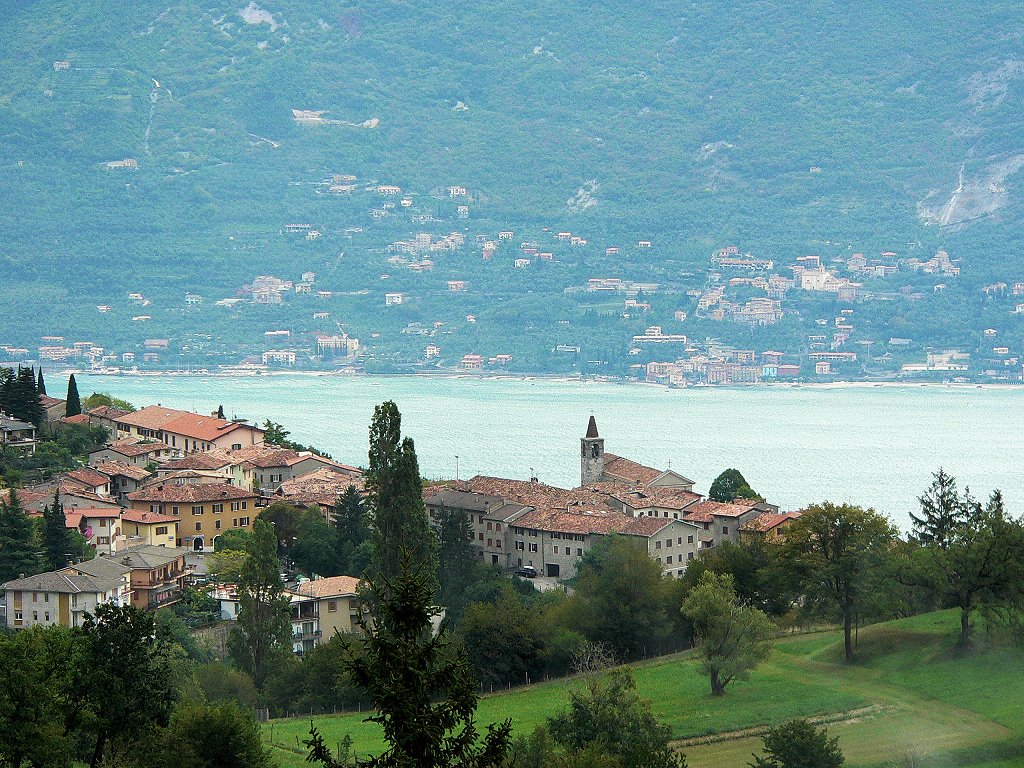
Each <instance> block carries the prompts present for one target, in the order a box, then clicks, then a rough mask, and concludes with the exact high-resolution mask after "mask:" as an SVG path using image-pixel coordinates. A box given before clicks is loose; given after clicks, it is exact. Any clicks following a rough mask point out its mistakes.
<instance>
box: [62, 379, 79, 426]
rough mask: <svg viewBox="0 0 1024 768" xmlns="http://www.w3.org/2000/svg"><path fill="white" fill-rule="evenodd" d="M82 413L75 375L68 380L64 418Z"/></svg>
mask: <svg viewBox="0 0 1024 768" xmlns="http://www.w3.org/2000/svg"><path fill="white" fill-rule="evenodd" d="M81 412H82V401H81V399H79V397H78V384H77V383H76V382H75V374H73V373H72V374H71V376H70V377H69V378H68V406H67V410H66V412H65V415H66V416H77V415H78V414H80V413H81Z"/></svg>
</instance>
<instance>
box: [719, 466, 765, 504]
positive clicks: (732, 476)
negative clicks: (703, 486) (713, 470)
mask: <svg viewBox="0 0 1024 768" xmlns="http://www.w3.org/2000/svg"><path fill="white" fill-rule="evenodd" d="M708 498H709V499H711V501H721V502H728V501H732V500H733V499H740V498H742V499H759V498H761V497H760V496H758V494H757V492H756V491H755V490H754V489H753V488H751V487H750V484H749V483H747V481H746V478H744V477H743V475H742V474H741V473H740V471H739V470H738V469H727V470H725V471H724V472H722V474H720V475H719V476H718V477H716V478H715V481H714V482H713V483H711V488H710V489H709V490H708Z"/></svg>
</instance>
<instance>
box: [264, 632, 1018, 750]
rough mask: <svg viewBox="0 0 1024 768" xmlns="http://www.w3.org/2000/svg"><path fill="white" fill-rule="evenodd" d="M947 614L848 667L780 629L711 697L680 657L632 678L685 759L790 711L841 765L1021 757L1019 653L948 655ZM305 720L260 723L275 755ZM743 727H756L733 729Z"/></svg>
mask: <svg viewBox="0 0 1024 768" xmlns="http://www.w3.org/2000/svg"><path fill="white" fill-rule="evenodd" d="M956 626H957V617H956V616H955V615H954V614H953V613H952V612H943V613H937V614H929V615H925V616H919V617H915V618H912V619H904V620H900V621H893V622H888V623H886V624H880V625H876V626H873V627H870V628H867V629H865V630H862V631H861V632H860V645H859V654H860V657H861V660H860V662H859V663H858V665H856V666H854V667H846V666H844V665H843V664H842V637H841V635H840V634H839V633H835V632H828V633H822V634H819V635H811V636H797V637H790V638H786V639H784V640H782V641H780V642H779V644H778V646H777V647H776V650H775V652H774V654H773V655H772V658H771V659H770V660H769V661H768V662H767V663H766V664H764V665H763V666H762V667H760V668H759V669H758V670H757V671H756V672H755V673H754V674H753V676H752V677H751V679H750V681H749V682H746V683H736V684H734V685H733V686H731V687H730V689H729V691H728V693H727V694H726V695H725V696H724V697H722V698H719V699H713V698H712V697H711V696H710V694H709V692H708V690H707V682H706V680H704V679H703V678H701V677H700V676H699V674H698V671H697V664H696V662H695V661H693V660H689V659H686V658H682V657H680V658H669V659H666V660H661V661H658V662H653V663H648V664H641V665H637V668H636V677H637V687H638V690H639V691H640V693H641V695H643V696H645V697H647V698H649V699H651V701H652V703H653V710H654V712H655V714H656V715H657V716H658V717H659V718H660V719H662V720H663V721H665V722H667V723H669V724H670V725H671V727H672V731H673V735H674V736H675V737H676V738H677V739H679V740H680V742H681V743H682V745H683V746H684V750H685V752H686V754H687V759H688V762H689V764H690V766H692V768H740V766H745V765H746V763H747V762H748V761H749V759H750V755H751V753H753V752H756V751H758V748H759V746H760V738H759V737H758V736H757V735H756V732H757V729H758V728H759V727H763V726H766V725H771V724H776V723H779V722H782V721H784V720H785V719H787V718H792V717H820V718H821V722H827V723H831V725H830V726H829V727H830V729H831V732H832V733H833V734H834V735H837V736H838V737H839V740H840V745H841V747H842V749H843V751H844V753H845V755H846V758H847V764H848V765H850V766H851V768H867V767H868V766H905V765H914V766H919V767H920V768H960V767H964V768H966V767H967V766H971V767H973V768H1009V767H1010V766H1014V765H1020V764H1021V761H1022V760H1024V727H1022V723H1024V698H1022V697H1020V696H1018V695H1016V693H1015V692H1018V691H1020V690H1021V689H1022V686H1024V665H1022V664H1021V662H1022V658H1021V655H1020V653H1019V652H1017V651H1010V650H1004V649H998V648H993V649H985V650H979V651H977V652H975V653H974V654H972V655H969V656H958V655H956V654H955V653H954V652H953V638H954V637H955V633H956ZM565 685H566V684H565V682H564V681H558V682H554V683H549V684H544V685H536V686H533V687H530V688H527V689H522V690H517V691H514V692H512V693H507V694H495V695H493V696H487V697H485V698H484V699H482V700H481V702H480V707H479V709H478V720H479V722H481V723H488V722H495V721H498V720H502V719H505V718H512V720H513V723H514V727H515V731H516V733H519V734H525V733H529V732H530V731H531V730H532V729H533V727H534V726H536V725H538V724H540V723H543V722H544V721H545V720H546V718H547V717H549V716H551V715H552V714H554V713H555V712H557V711H559V710H560V709H562V708H563V707H564V706H565V705H566V702H567V696H566V691H565ZM995 690H998V691H1000V693H999V695H992V693H991V692H992V691H995ZM313 721H314V722H315V724H316V726H317V727H318V728H319V729H320V730H321V732H323V734H324V736H325V738H326V740H327V743H328V744H335V743H337V742H338V741H340V740H341V739H342V738H343V737H344V735H345V734H349V735H350V736H351V737H352V739H353V743H354V748H355V749H356V750H357V752H360V753H364V754H365V753H366V752H373V751H374V750H376V749H379V748H380V745H381V740H380V735H379V731H378V730H377V729H376V727H375V726H372V727H371V726H370V725H367V724H365V723H363V722H362V718H361V717H360V716H355V715H353V716H348V717H315V718H313ZM309 723H310V719H309V718H296V719H294V720H279V721H275V722H273V723H271V724H269V725H267V726H265V729H264V735H265V738H266V739H267V741H268V742H269V741H271V739H272V740H273V743H274V744H275V745H277V746H276V747H275V749H274V754H275V756H276V757H277V759H278V760H279V761H280V763H281V765H282V766H285V767H286V768H287V767H289V766H295V768H298V766H300V765H302V764H303V762H302V756H300V755H299V754H298V753H297V752H296V751H295V744H296V738H299V739H300V740H301V739H302V738H304V737H305V734H307V733H308V730H309ZM743 729H755V730H754V732H753V733H751V734H749V735H745V734H742V733H736V732H737V731H740V730H743ZM913 760H916V762H912V761H913ZM908 761H909V762H908Z"/></svg>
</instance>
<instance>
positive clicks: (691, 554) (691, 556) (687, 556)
mask: <svg viewBox="0 0 1024 768" xmlns="http://www.w3.org/2000/svg"><path fill="white" fill-rule="evenodd" d="M686 559H687V560H693V552H687V553H686Z"/></svg>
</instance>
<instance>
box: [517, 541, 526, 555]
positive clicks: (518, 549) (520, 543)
mask: <svg viewBox="0 0 1024 768" xmlns="http://www.w3.org/2000/svg"><path fill="white" fill-rule="evenodd" d="M524 549H525V547H524V546H523V542H521V541H517V542H516V550H517V551H519V552H522V551H523V550H524Z"/></svg>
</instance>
